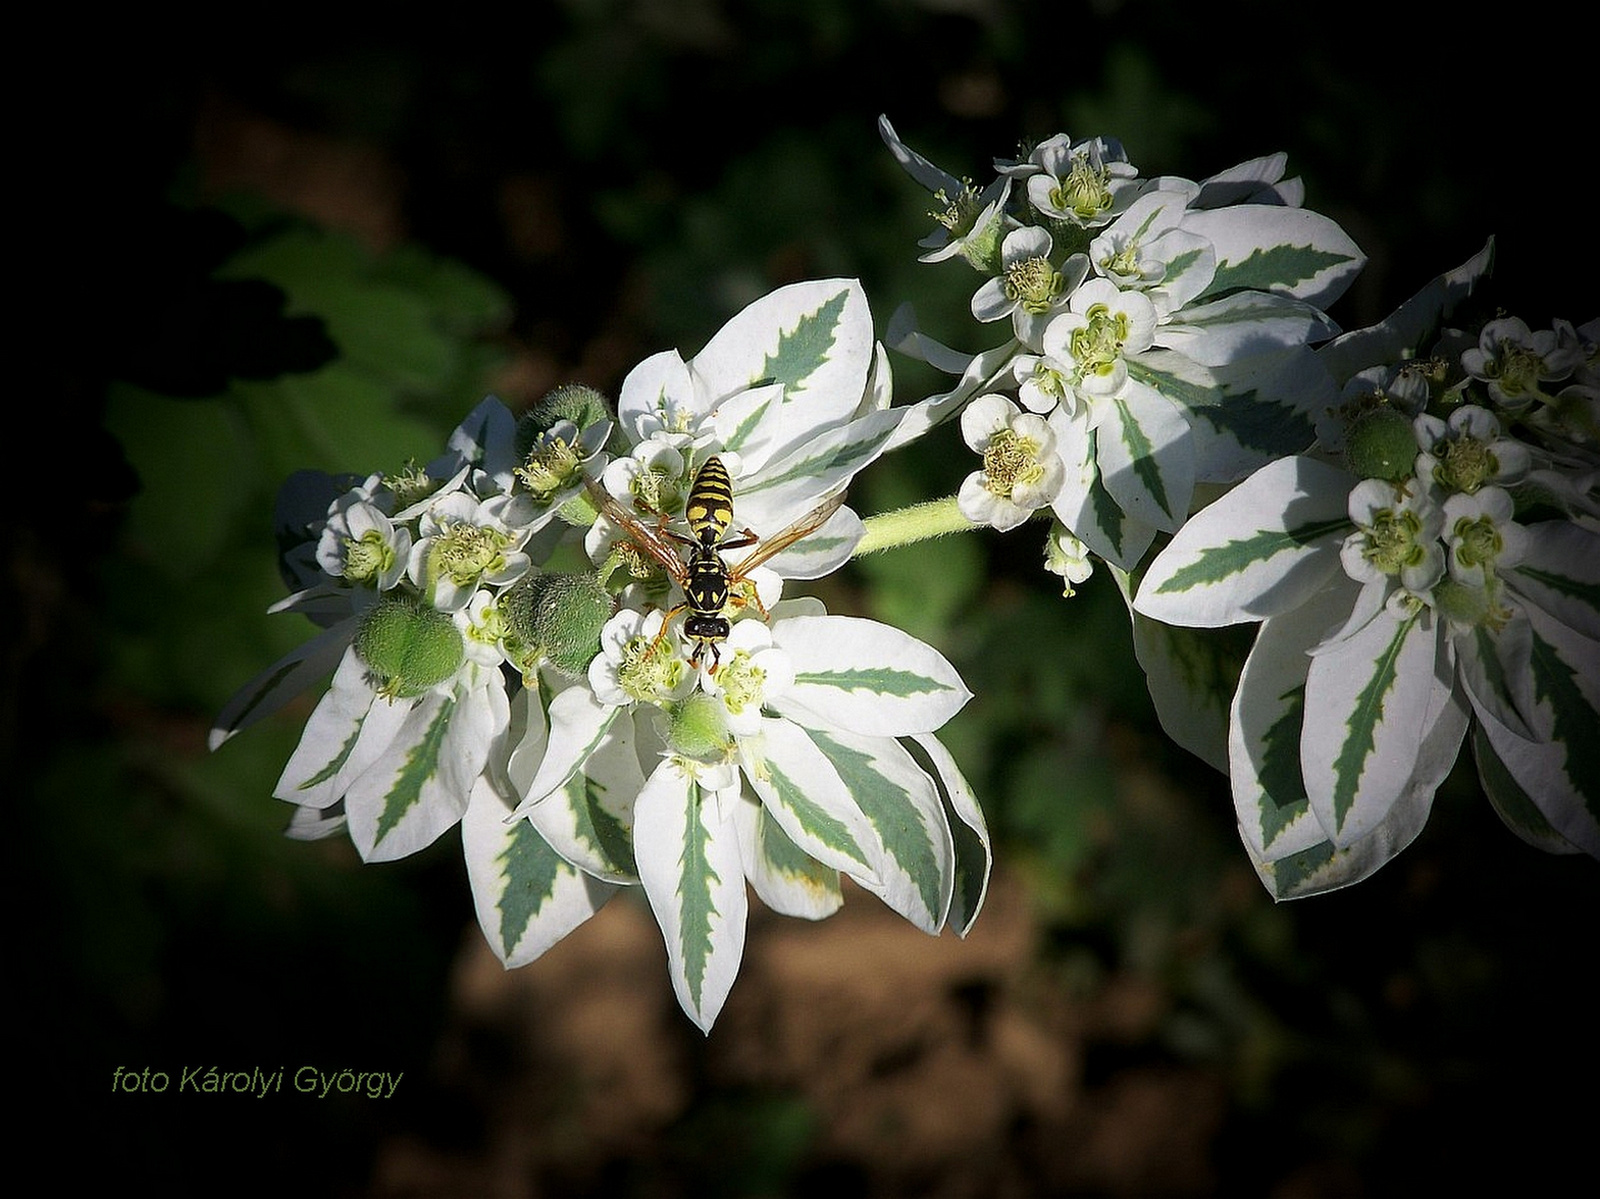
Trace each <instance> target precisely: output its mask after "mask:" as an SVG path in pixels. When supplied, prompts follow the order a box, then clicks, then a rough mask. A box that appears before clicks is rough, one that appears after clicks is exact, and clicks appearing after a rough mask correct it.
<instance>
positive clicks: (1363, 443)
mask: <svg viewBox="0 0 1600 1199" xmlns="http://www.w3.org/2000/svg"><path fill="white" fill-rule="evenodd" d="M1344 460H1345V465H1346V466H1348V467H1349V468H1350V471H1351V473H1352V474H1355V475H1356V476H1358V477H1359V478H1363V479H1384V480H1386V481H1388V482H1390V483H1398V482H1400V481H1401V480H1402V479H1408V478H1410V477H1411V475H1412V473H1413V472H1414V471H1415V469H1416V465H1417V435H1416V432H1415V431H1414V430H1413V429H1412V427H1411V418H1410V417H1409V416H1407V415H1406V414H1405V413H1403V412H1401V411H1399V410H1398V409H1395V408H1389V407H1382V408H1369V409H1367V410H1366V411H1365V412H1363V413H1361V415H1360V416H1358V417H1356V419H1355V421H1354V422H1353V423H1352V424H1351V426H1350V433H1349V436H1348V438H1347V440H1346V442H1345V447H1344Z"/></svg>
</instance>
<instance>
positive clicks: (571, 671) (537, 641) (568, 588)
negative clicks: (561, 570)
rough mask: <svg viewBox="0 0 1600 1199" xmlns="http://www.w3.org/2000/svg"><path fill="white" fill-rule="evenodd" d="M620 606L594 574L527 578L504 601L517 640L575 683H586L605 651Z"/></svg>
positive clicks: (503, 608)
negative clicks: (608, 626) (605, 635)
mask: <svg viewBox="0 0 1600 1199" xmlns="http://www.w3.org/2000/svg"><path fill="white" fill-rule="evenodd" d="M615 611H616V602H615V601H614V600H613V599H612V598H611V594H610V593H609V592H608V591H606V589H605V588H604V587H603V586H601V583H600V580H599V579H598V578H597V577H596V576H595V575H593V574H541V575H526V576H524V577H523V578H522V579H521V580H520V581H519V582H518V583H517V584H516V586H514V587H512V588H511V589H510V590H508V591H507V592H506V593H505V594H504V595H503V596H501V597H500V612H501V615H502V617H503V618H504V619H505V622H506V628H507V629H508V630H509V631H510V633H511V635H512V638H513V639H514V640H515V641H516V642H517V643H518V644H519V645H522V646H524V647H525V648H526V650H527V651H528V655H524V656H535V657H541V656H542V657H543V658H544V659H546V660H547V661H548V662H549V664H550V665H551V666H552V667H553V668H555V669H556V670H558V671H560V672H561V673H562V674H564V675H566V676H568V677H569V678H582V677H583V675H584V673H585V672H586V671H587V670H588V669H589V663H590V661H592V660H593V658H594V656H595V655H596V654H597V653H599V652H600V630H601V629H603V628H604V627H605V623H606V621H608V620H610V619H611V617H612V614H613V613H614V612H615Z"/></svg>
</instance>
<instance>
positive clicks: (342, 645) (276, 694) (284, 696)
mask: <svg viewBox="0 0 1600 1199" xmlns="http://www.w3.org/2000/svg"><path fill="white" fill-rule="evenodd" d="M346 608H347V609H348V603H347V604H346ZM358 623H359V620H358V618H356V617H350V618H349V619H347V620H342V621H340V622H339V623H338V624H335V625H331V626H330V627H328V628H326V629H323V630H322V631H321V632H320V633H318V634H317V635H316V636H315V637H313V638H312V639H311V640H310V641H307V642H306V643H305V644H303V645H300V646H297V647H296V648H295V649H294V650H293V651H292V652H290V653H288V654H285V655H284V656H283V657H282V658H280V659H278V661H276V662H274V663H273V664H272V665H271V666H269V667H267V668H266V669H265V670H263V671H262V672H261V673H260V674H258V675H256V677H255V678H253V679H251V680H250V681H249V682H248V683H246V684H245V685H244V686H243V687H241V688H239V690H238V691H237V692H235V693H234V695H233V697H232V698H231V699H230V700H228V702H227V704H226V705H225V706H224V707H223V709H222V711H221V712H219V713H217V721H216V723H215V724H214V725H213V726H212V727H211V732H210V734H209V736H208V738H207V744H208V745H209V747H210V748H211V749H213V750H214V749H216V748H217V747H218V746H220V745H221V744H222V743H223V742H224V741H226V740H227V739H228V738H229V737H232V736H233V735H234V734H235V733H237V732H239V730H241V729H246V728H249V727H250V726H251V725H252V724H254V723H255V722H256V721H258V720H260V719H262V718H263V717H265V716H270V715H271V714H272V713H274V712H276V711H278V710H279V709H281V708H282V707H283V706H284V704H286V703H288V702H289V701H290V700H292V699H294V698H295V697H296V696H298V695H300V694H301V693H302V692H304V691H306V690H308V689H309V688H310V687H311V685H312V684H313V683H315V682H316V681H317V680H318V679H320V678H323V677H325V676H326V675H327V674H328V673H329V672H330V671H332V670H334V669H335V668H336V667H337V666H338V665H339V662H340V658H341V656H342V655H344V653H345V651H346V650H347V649H348V648H349V645H350V642H351V639H352V638H354V637H355V634H356V626H357V624H358Z"/></svg>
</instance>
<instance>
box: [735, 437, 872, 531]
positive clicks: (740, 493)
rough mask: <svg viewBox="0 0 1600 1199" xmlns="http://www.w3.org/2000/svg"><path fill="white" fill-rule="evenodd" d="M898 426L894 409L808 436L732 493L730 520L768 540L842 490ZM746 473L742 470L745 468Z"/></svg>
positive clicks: (738, 482)
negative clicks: (830, 495)
mask: <svg viewBox="0 0 1600 1199" xmlns="http://www.w3.org/2000/svg"><path fill="white" fill-rule="evenodd" d="M899 424H900V413H899V411H898V410H896V409H890V410H888V411H886V412H869V413H867V414H866V415H864V416H861V417H858V418H856V419H855V420H852V421H850V422H848V423H847V424H842V425H835V426H833V427H831V428H822V429H817V430H813V432H812V435H811V436H809V437H807V438H805V439H804V440H803V443H802V444H801V445H800V446H799V447H798V448H797V449H795V450H793V451H792V452H790V453H788V454H786V455H785V456H784V457H783V458H782V459H781V460H778V461H774V462H769V463H767V464H766V465H765V466H764V467H762V469H761V470H760V471H759V472H756V473H755V474H753V475H751V476H750V477H749V478H741V479H740V480H738V481H737V482H736V484H735V487H734V499H733V505H734V514H735V517H734V518H735V519H736V520H737V521H738V522H739V523H740V524H741V525H748V526H749V527H750V528H752V529H754V530H755V531H756V532H758V533H761V534H763V535H765V536H771V535H772V534H774V533H776V532H778V531H779V529H780V527H782V526H784V525H787V524H788V523H789V522H790V521H793V520H796V519H798V518H799V517H800V516H802V515H804V514H805V513H806V512H807V511H809V510H810V509H811V508H813V507H814V506H816V504H817V503H819V502H820V501H821V500H822V499H823V498H824V497H825V496H827V495H829V494H831V493H833V492H835V491H838V490H839V489H840V488H842V487H845V486H848V484H849V482H850V480H851V479H852V478H854V477H855V475H856V473H857V472H858V471H860V470H862V469H863V468H864V467H866V466H868V465H870V464H871V463H872V462H873V461H874V460H875V459H877V458H878V456H879V455H881V454H882V453H883V452H884V450H885V448H886V447H887V446H888V442H889V438H890V436H891V435H892V434H893V433H894V431H895V429H896V428H897V427H898V426H899ZM746 467H747V469H748V464H746Z"/></svg>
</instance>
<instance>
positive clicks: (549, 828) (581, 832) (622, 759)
mask: <svg viewBox="0 0 1600 1199" xmlns="http://www.w3.org/2000/svg"><path fill="white" fill-rule="evenodd" d="M632 733H633V722H632V721H630V720H617V721H613V722H612V724H611V727H610V728H609V729H608V730H607V731H606V734H605V736H604V737H603V738H602V739H601V741H600V743H599V744H598V745H597V746H595V748H594V750H593V752H591V753H590V754H589V756H588V757H587V758H586V759H585V760H584V763H583V767H582V769H580V770H577V771H575V772H574V773H572V774H571V775H569V776H568V777H567V780H566V782H564V783H562V784H561V786H559V787H557V788H556V789H555V790H554V791H552V792H551V793H550V794H549V795H547V796H545V798H544V799H542V800H541V801H540V802H538V803H536V804H534V805H532V806H531V807H529V808H528V810H527V812H526V814H525V815H526V819H527V820H528V821H529V822H530V823H531V824H532V825H533V827H534V828H536V829H538V830H539V833H540V835H541V836H542V837H543V838H544V839H545V840H546V841H547V842H549V844H550V846H551V847H552V848H553V849H554V850H555V851H556V852H557V853H559V854H560V855H561V856H562V857H563V858H565V859H566V860H567V861H569V862H571V863H572V864H573V865H574V866H576V867H578V868H579V869H580V870H583V871H585V872H586V873H589V874H592V875H594V876H595V877H596V878H600V879H604V880H606V881H607V882H612V883H619V884H627V883H633V882H636V881H638V871H637V868H636V866H635V863H634V849H633V801H634V798H635V797H636V796H637V795H638V794H639V789H640V787H642V786H643V785H644V772H643V771H642V770H640V769H639V757H638V754H637V752H636V751H635V748H634V744H633V736H632Z"/></svg>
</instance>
